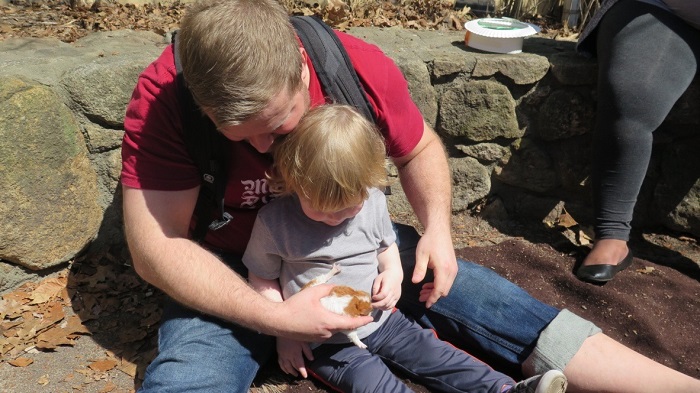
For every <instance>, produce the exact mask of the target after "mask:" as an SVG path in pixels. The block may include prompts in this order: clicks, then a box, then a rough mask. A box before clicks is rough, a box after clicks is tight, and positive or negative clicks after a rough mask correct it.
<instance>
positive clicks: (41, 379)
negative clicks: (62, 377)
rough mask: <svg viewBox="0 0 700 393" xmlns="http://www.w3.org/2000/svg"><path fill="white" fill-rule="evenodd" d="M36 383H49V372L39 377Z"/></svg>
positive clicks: (43, 384) (44, 384)
mask: <svg viewBox="0 0 700 393" xmlns="http://www.w3.org/2000/svg"><path fill="white" fill-rule="evenodd" d="M36 383H38V384H39V385H41V386H46V385H48V384H49V374H44V375H42V376H41V377H39V379H37V380H36Z"/></svg>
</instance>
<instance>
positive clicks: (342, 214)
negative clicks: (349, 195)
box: [299, 196, 365, 227]
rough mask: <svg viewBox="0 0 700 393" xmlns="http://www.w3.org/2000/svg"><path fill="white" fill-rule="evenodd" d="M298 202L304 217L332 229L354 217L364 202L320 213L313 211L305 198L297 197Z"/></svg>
mask: <svg viewBox="0 0 700 393" xmlns="http://www.w3.org/2000/svg"><path fill="white" fill-rule="evenodd" d="M299 202H300V203H301V210H303V211H304V214H306V217H309V218H310V219H312V220H314V221H318V222H322V223H324V224H326V225H330V226H333V227H334V226H338V225H340V224H342V223H343V222H344V221H345V220H347V219H348V218H352V217H355V216H356V215H357V213H359V212H360V210H362V205H364V203H365V202H364V201H361V202H360V203H359V204H357V205H352V206H349V207H346V208H344V209H342V210H338V211H335V212H322V211H319V210H316V209H313V208H312V207H311V202H310V201H309V200H308V199H307V198H304V197H302V196H299Z"/></svg>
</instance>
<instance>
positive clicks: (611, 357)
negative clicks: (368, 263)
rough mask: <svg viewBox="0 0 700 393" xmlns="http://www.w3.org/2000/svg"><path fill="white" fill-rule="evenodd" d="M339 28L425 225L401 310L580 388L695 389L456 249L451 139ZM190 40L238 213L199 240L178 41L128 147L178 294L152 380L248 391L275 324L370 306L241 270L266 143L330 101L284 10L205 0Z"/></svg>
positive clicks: (134, 194)
mask: <svg viewBox="0 0 700 393" xmlns="http://www.w3.org/2000/svg"><path fill="white" fill-rule="evenodd" d="M337 35H338V37H339V38H340V40H341V42H342V43H343V46H344V47H345V49H346V50H347V52H348V54H349V56H350V59H351V61H352V64H353V66H354V68H355V70H356V72H357V74H358V76H359V79H360V82H361V83H362V85H363V87H364V90H365V93H366V95H367V97H368V100H369V102H370V104H371V105H372V107H373V109H374V112H375V113H376V115H377V121H376V125H377V127H378V128H379V129H380V130H381V132H382V133H383V134H384V137H385V139H386V147H387V154H388V155H389V156H390V157H391V159H392V160H393V162H394V163H395V164H396V165H397V167H398V168H399V176H400V178H401V182H402V185H403V188H404V191H405V192H406V196H407V198H408V200H409V202H410V203H411V205H412V207H413V209H414V211H415V213H416V215H417V217H418V219H419V220H420V221H421V223H422V224H423V227H424V228H425V230H424V233H423V235H422V237H420V239H419V240H418V241H417V243H415V235H414V236H413V239H411V236H410V235H411V233H410V232H406V231H405V229H404V230H402V231H399V233H398V244H399V247H400V248H401V249H402V250H403V253H402V255H401V258H402V262H403V264H404V270H405V273H404V275H405V276H406V277H411V279H410V280H404V282H405V283H406V284H407V286H406V287H405V288H404V289H403V293H404V295H403V297H402V300H401V302H400V303H399V308H400V309H401V310H402V311H403V312H404V313H406V314H408V315H412V316H413V317H415V318H416V320H419V321H420V322H421V323H422V324H424V325H426V326H429V327H433V328H435V329H436V330H437V331H438V333H439V334H440V335H441V336H445V337H450V341H451V342H452V343H453V344H454V345H457V346H461V347H464V348H465V349H467V350H469V351H471V352H475V353H483V354H484V356H488V357H489V359H490V360H492V361H494V362H496V363H497V364H499V365H503V366H510V367H513V368H516V369H517V370H518V371H523V372H524V373H525V374H526V375H533V374H539V373H542V372H543V370H544V371H546V370H549V369H561V370H564V372H565V373H566V374H567V377H568V378H569V383H570V389H571V390H572V391H574V390H576V389H579V390H582V391H617V392H627V391H630V392H632V391H634V392H659V391H665V392H674V391H679V392H680V391H685V392H688V391H692V390H689V389H688V387H689V386H690V385H687V384H688V383H689V381H688V377H685V376H683V375H682V374H679V373H677V372H675V371H673V370H671V369H668V368H666V367H664V366H661V365H660V364H658V363H654V362H652V361H651V360H649V359H647V358H644V357H643V356H641V355H639V354H638V353H636V352H633V351H631V350H630V349H628V348H626V347H624V346H622V345H620V344H618V343H616V342H615V341H613V340H611V339H610V338H608V337H607V336H605V335H604V334H602V333H600V330H599V329H597V328H596V327H595V325H593V324H592V323H590V322H588V321H585V320H583V319H581V318H579V317H577V316H575V315H574V314H572V313H571V312H568V311H566V310H557V309H555V308H553V307H550V306H548V305H545V304H543V303H541V302H539V301H537V300H536V299H534V298H532V297H531V296H529V295H528V294H527V293H525V292H524V291H523V290H522V289H520V288H518V287H517V286H515V285H514V284H512V283H510V282H508V281H507V280H505V279H503V278H501V277H500V276H498V275H496V274H495V273H494V272H493V271H491V270H490V269H486V268H483V267H481V266H478V265H476V264H473V263H469V262H465V261H462V260H457V258H456V257H455V252H454V248H453V245H452V240H451V226H450V217H451V209H450V206H451V184H450V173H449V168H448V165H447V159H446V155H445V151H444V148H443V145H442V143H441V141H440V139H439V138H438V137H437V135H436V134H435V132H434V131H433V130H432V129H431V128H430V126H428V125H427V124H426V123H425V121H424V120H423V118H422V116H421V114H420V112H419V111H418V109H417V107H416V106H415V104H414V103H413V101H412V100H411V98H410V94H409V92H408V88H407V84H406V81H405V80H404V78H403V76H402V75H401V72H400V71H399V70H398V68H397V67H396V66H395V65H394V64H393V62H392V61H391V60H390V59H389V58H388V57H386V56H385V55H384V54H382V52H381V51H380V50H379V49H378V48H377V47H375V46H372V45H369V44H367V43H365V42H363V41H361V40H359V39H356V38H353V37H351V36H349V35H345V34H342V33H338V34H337ZM178 39H179V50H180V59H181V62H182V67H183V70H184V77H185V80H186V81H187V85H188V88H189V90H190V92H191V93H192V95H193V97H194V98H195V100H196V101H197V104H198V106H199V109H200V110H201V111H202V112H203V113H205V114H206V115H207V116H209V118H211V120H212V121H213V122H214V124H215V125H216V126H217V128H218V130H219V131H220V132H221V133H222V134H223V135H224V136H225V137H226V138H227V140H228V141H229V142H228V143H227V145H226V146H225V149H227V151H228V152H229V154H228V155H227V160H228V161H227V169H228V176H229V179H228V182H227V189H226V195H225V207H226V210H227V212H229V213H230V214H231V215H232V216H233V220H232V221H231V222H230V223H229V224H228V225H226V226H225V227H223V228H222V229H219V230H217V231H210V232H209V233H208V234H207V236H206V238H205V239H204V241H203V242H202V243H201V244H200V243H196V242H193V241H192V240H190V238H189V237H190V234H191V228H192V218H193V211H194V207H195V203H196V201H197V196H198V193H199V189H200V184H201V180H200V175H199V172H198V169H197V166H196V165H195V163H194V161H193V160H192V159H191V158H190V156H189V154H188V153H187V147H186V146H185V143H184V140H183V129H182V116H181V114H180V109H181V107H180V102H179V101H178V94H177V91H178V86H177V80H176V70H175V64H174V57H173V49H172V47H170V46H169V47H167V48H166V49H165V50H164V52H163V54H162V55H161V57H160V58H158V59H157V60H156V61H154V62H153V63H152V64H151V65H150V66H149V67H148V68H147V69H146V70H145V71H144V72H143V74H142V75H141V76H140V78H139V80H138V83H137V86H136V88H135V90H134V93H133V96H132V100H131V102H130V104H129V107H128V109H127V115H126V119H125V121H124V125H125V130H126V134H125V137H124V142H123V145H122V158H123V169H122V185H123V196H124V222H125V231H126V237H127V241H128V244H129V249H130V251H131V255H132V259H133V263H134V267H135V269H136V271H137V272H138V273H139V275H141V277H143V278H144V279H145V280H146V281H148V282H150V283H151V284H153V285H155V286H156V287H158V288H160V289H161V290H163V291H164V292H165V293H166V294H168V295H169V296H170V298H172V300H173V301H171V302H169V303H168V304H166V306H165V308H164V314H163V319H162V321H161V327H160V331H159V353H158V356H157V357H156V359H154V361H153V362H152V363H151V365H150V366H149V368H148V370H147V373H146V378H145V380H144V384H143V386H142V389H143V391H158V392H161V391H168V392H171V391H186V392H194V391H201V392H218V391H234V392H246V391H247V390H248V387H249V386H250V384H251V382H252V379H253V378H254V376H255V373H256V371H257V370H258V368H259V366H260V364H261V363H262V362H264V361H266V360H267V359H268V357H269V356H270V355H271V354H272V351H273V347H272V343H273V341H272V339H273V336H282V337H288V338H293V339H297V340H305V341H321V340H324V339H326V338H328V337H330V336H331V335H332V334H333V333H334V332H337V331H340V330H351V329H354V328H357V327H359V326H361V325H364V324H366V323H368V322H369V321H370V320H371V318H370V317H358V318H350V317H344V316H339V315H336V314H333V313H331V312H329V311H327V310H325V309H324V308H323V307H322V306H321V304H320V302H319V299H320V298H321V297H323V296H324V295H326V294H328V293H329V291H330V287H329V286H328V285H320V286H317V287H313V288H310V289H308V290H305V291H302V292H300V293H299V294H297V295H294V296H292V297H291V298H289V299H288V300H285V301H284V302H282V303H274V302H271V301H268V300H266V299H265V298H263V297H262V296H260V295H259V294H258V293H257V292H255V291H254V290H252V289H251V288H250V287H249V286H248V285H247V283H246V280H245V277H246V275H247V272H246V270H245V267H244V265H243V264H242V263H241V261H240V258H241V255H242V253H243V251H244V249H245V245H246V243H247V242H248V239H249V237H250V231H251V227H252V224H253V221H254V219H255V214H256V212H257V210H258V209H259V208H260V207H261V206H263V205H264V204H265V203H266V202H267V201H268V198H269V190H268V189H267V183H266V176H265V171H266V170H267V169H268V168H269V166H270V155H269V154H268V151H269V149H270V148H271V146H272V145H273V143H274V141H275V139H276V138H277V137H279V136H280V135H284V134H287V133H289V132H292V131H293V130H294V128H295V126H296V124H297V123H298V121H299V119H300V118H301V117H302V116H303V115H304V114H305V112H306V111H307V110H308V108H309V107H310V106H317V105H321V104H323V103H325V102H327V101H328V99H327V98H326V96H325V95H324V93H323V91H322V90H321V88H320V86H319V82H318V79H317V77H316V70H314V67H313V64H311V62H310V61H309V59H308V57H307V55H306V52H305V50H304V48H302V47H301V46H300V45H299V42H298V40H297V38H296V36H295V33H294V29H293V28H292V26H291V25H290V23H289V21H288V16H287V13H286V11H285V10H284V9H283V8H282V7H281V6H280V5H279V4H278V3H277V2H276V1H274V0H205V1H203V2H200V3H196V4H195V5H194V6H193V7H192V8H191V9H190V10H189V11H188V12H187V14H186V15H185V18H184V19H183V20H182V24H181V30H180V32H179V33H178ZM360 164H361V163H348V165H360ZM414 233H415V232H414ZM407 234H408V237H407ZM412 240H413V243H411V241H412ZM684 378H685V379H684ZM693 381H694V380H693ZM655 383H656V385H655ZM682 383H685V384H686V385H685V386H683V385H682ZM683 389H685V390H683ZM696 390H697V389H696Z"/></svg>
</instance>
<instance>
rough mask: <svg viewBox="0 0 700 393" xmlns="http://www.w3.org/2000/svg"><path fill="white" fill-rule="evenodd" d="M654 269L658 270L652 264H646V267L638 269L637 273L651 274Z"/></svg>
mask: <svg viewBox="0 0 700 393" xmlns="http://www.w3.org/2000/svg"><path fill="white" fill-rule="evenodd" d="M654 270H656V269H654V268H653V267H651V266H645V267H644V268H642V269H637V270H636V272H637V273H642V274H651V273H653V272H654Z"/></svg>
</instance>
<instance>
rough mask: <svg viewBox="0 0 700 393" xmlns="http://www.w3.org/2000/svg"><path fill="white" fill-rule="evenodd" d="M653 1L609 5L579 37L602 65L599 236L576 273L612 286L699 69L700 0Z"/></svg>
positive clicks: (596, 162)
mask: <svg viewBox="0 0 700 393" xmlns="http://www.w3.org/2000/svg"><path fill="white" fill-rule="evenodd" d="M651 3H653V1H639V0H620V1H617V0H611V1H607V2H604V3H603V4H602V5H601V8H600V10H599V11H598V12H597V13H596V15H594V17H593V19H592V20H591V23H590V24H589V25H588V26H587V27H586V29H584V31H583V33H582V35H581V38H580V40H579V45H578V50H579V51H581V52H587V53H593V54H595V55H597V58H598V67H599V68H598V109H597V119H596V124H595V134H594V139H593V151H594V156H593V166H592V168H593V176H592V180H593V183H592V185H593V193H594V201H593V204H594V209H595V217H594V218H595V239H596V240H595V243H594V245H593V249H592V250H591V252H590V253H589V254H588V255H587V256H586V258H585V259H584V261H583V263H582V264H581V267H580V268H579V269H578V270H577V271H576V276H577V277H578V278H579V279H581V280H583V281H587V282H592V283H597V284H602V283H605V282H607V281H609V280H611V279H612V278H613V277H614V276H615V274H617V273H618V272H620V271H622V270H624V269H625V268H627V267H628V266H629V265H630V264H631V262H632V253H631V251H630V250H629V248H628V246H627V242H628V240H629V234H630V229H631V226H630V222H631V221H632V215H633V211H634V205H635V203H636V201H637V195H638V194H639V190H640V188H641V185H642V181H643V180H644V177H645V174H646V171H647V167H648V165H649V160H650V157H651V147H652V139H653V136H652V134H653V132H654V130H656V129H657V127H659V125H661V123H662V122H663V121H664V119H665V118H666V116H667V115H668V113H669V112H670V110H671V107H672V106H673V104H674V103H675V102H676V101H677V100H678V98H679V97H680V96H681V95H682V94H683V93H684V92H685V91H686V89H687V88H688V86H689V85H690V83H691V81H692V80H693V78H694V77H695V75H696V73H697V67H698V58H699V54H700V30H698V27H699V26H700V21H699V20H698V19H699V18H698V15H699V14H700V3H699V2H697V1H691V0H667V1H666V3H661V2H660V1H658V2H657V3H658V4H651ZM675 3H678V4H675ZM691 3H694V4H693V5H691ZM669 7H670V8H669ZM684 7H685V9H684Z"/></svg>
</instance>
